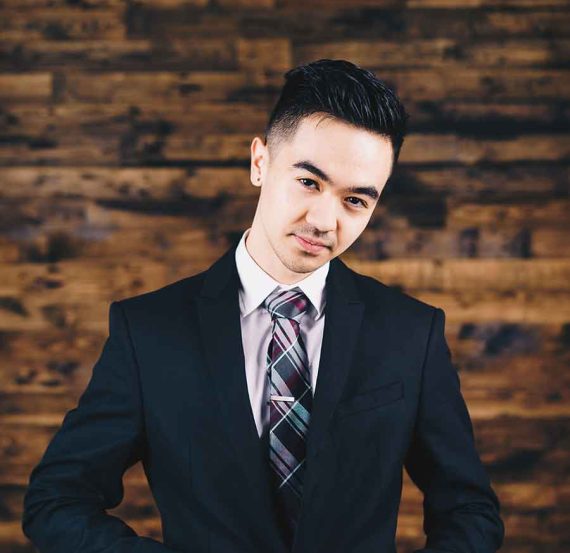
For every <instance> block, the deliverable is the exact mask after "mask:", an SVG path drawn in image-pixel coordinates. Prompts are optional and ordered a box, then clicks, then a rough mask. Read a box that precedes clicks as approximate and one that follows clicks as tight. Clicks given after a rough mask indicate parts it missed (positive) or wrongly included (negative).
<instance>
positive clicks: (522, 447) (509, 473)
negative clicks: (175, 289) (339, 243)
mask: <svg viewBox="0 0 570 553" xmlns="http://www.w3.org/2000/svg"><path fill="white" fill-rule="evenodd" d="M0 21H1V22H2V23H1V24H0V275H1V278H0V510H1V512H2V515H3V516H2V517H1V520H0V550H2V552H4V551H5V552H6V553H16V552H18V553H22V552H24V551H26V552H28V551H29V552H32V551H33V548H32V546H31V544H29V542H28V540H27V539H26V538H25V536H24V535H23V534H22V531H21V524H20V517H21V508H22V500H23V495H24V493H25V489H26V486H27V482H28V478H29V474H30V471H31V469H32V468H33V466H34V465H35V464H37V462H38V461H39V459H40V457H41V455H42V454H43V452H44V450H45V447H46V446H47V444H48V443H49V440H50V439H51V437H52V436H53V434H54V433H55V432H56V430H57V429H58V427H59V425H60V424H61V421H62V418H63V416H64V415H65V413H66V412H67V411H68V410H70V409H72V408H73V407H74V406H75V405H76V402H77V400H78V398H79V396H80V394H81V393H82V391H83V390H84V388H85V386H86V385H87V382H88V381H89V378H90V376H91V371H92V368H93V365H94V363H95V362H96V360H97V358H98V356H99V355H100V352H101V348H102V346H103V343H104V340H105V337H106V334H107V331H108V328H107V325H108V308H109V303H110V302H111V301H113V300H115V299H120V298H123V297H127V296H131V295H135V294H138V293H143V292H145V291H149V290H152V289H156V288H158V287H161V286H163V285H165V284H168V283H170V282H173V281H175V280H178V279H181V278H184V277H186V276H189V275H192V274H195V273H197V272H199V271H202V270H204V269H206V268H207V267H208V266H209V265H210V264H211V263H212V262H213V261H214V260H215V259H217V258H218V257H219V256H220V255H221V254H222V253H223V252H224V251H225V250H226V248H227V247H229V245H230V244H231V243H233V242H234V241H235V240H237V239H239V237H240V236H241V233H242V232H243V230H244V229H245V228H247V227H248V226H249V225H250V223H251V220H252V217H253V214H254V212H255V207H256V203H257V199H258V193H259V189H258V188H256V187H253V186H252V185H251V183H250V180H249V161H250V159H249V156H250V151H249V146H250V143H251V140H252V138H253V137H254V136H256V135H258V136H261V135H262V133H263V130H264V126H265V123H266V121H267V117H268V115H269V110H270V109H271V108H272V107H273V104H274V102H275V100H276V99H277V96H278V94H279V91H280V88H281V85H282V83H283V74H284V73H285V71H287V70H288V69H289V68H291V67H294V66H296V65H299V64H301V63H305V62H308V61H311V60H313V59H319V58H325V57H330V58H345V59H350V60H351V61H353V62H355V63H357V64H360V65H362V66H363V67H365V68H367V69H370V70H372V71H374V72H375V73H376V75H377V76H378V77H379V78H381V79H382V80H384V81H385V82H386V83H388V84H389V85H390V86H392V87H394V88H395V89H396V91H397V92H398V94H399V95H400V97H401V98H402V100H403V101H404V103H405V105H406V108H407V110H408V111H409V112H410V115H411V117H410V131H409V135H408V137H407V138H406V141H405V144H404V147H403V150H402V153H401V157H400V163H399V165H398V166H397V167H396V170H395V172H394V174H393V175H392V177H391V178H390V180H389V182H388V184H387V186H386V188H385V189H384V191H383V193H382V198H381V200H380V202H379V204H378V206H377V208H376V210H375V212H374V214H373V216H372V218H371V220H370V223H369V225H368V227H367V229H366V230H365V231H364V232H363V234H362V235H361V236H360V237H359V238H358V240H357V241H356V242H355V243H354V244H353V245H352V246H351V247H350V248H349V250H348V251H346V252H345V253H344V254H343V255H342V259H343V260H344V261H345V262H346V263H347V264H348V265H349V266H351V267H352V268H353V269H354V270H356V271H358V272H361V273H363V274H366V275H369V276H371V277H372V278H376V279H378V280H380V281H382V282H384V283H385V284H386V285H388V286H392V287H395V288H397V289H399V290H401V291H402V292H404V293H407V294H410V295H412V296H413V297H416V298H417V299H420V300H423V301H426V302H428V303H431V304H433V305H437V306H439V307H442V308H443V309H444V310H445V312H446V337H447V340H448V344H449V347H450V350H451V352H452V362H453V365H454V367H455V368H456V370H457V371H458V373H459V375H460V379H461V389H462V392H463V394H464V397H465V400H466V403H467V405H468V408H469V412H470V414H471V417H472V420H473V426H474V435H475V439H476V442H477V447H478V450H479V452H480V454H481V457H482V460H483V462H484V464H485V467H486V469H487V470H488V473H489V475H490V478H491V480H492V483H493V486H494V488H495V490H496V491H497V494H498V496H499V498H500V501H501V507H502V511H501V513H502V515H503V518H504V521H505V524H506V536H507V537H506V541H505V544H504V546H503V548H502V551H505V553H543V552H544V551H548V552H549V553H562V552H563V551H566V550H567V548H568V544H569V543H570V534H569V532H568V528H570V487H569V486H568V483H567V474H568V473H569V470H570V444H569V441H568V435H569V431H570V407H569V405H570V402H569V399H570V376H569V372H568V367H569V366H570V347H569V346H570V239H569V238H570V235H569V231H570V216H569V213H570V179H569V176H570V175H569V164H568V160H569V158H570V140H569V132H568V129H569V125H568V122H569V115H570V104H569V103H568V90H569V89H570V86H569V84H570V73H569V71H568V68H569V63H568V61H569V60H568V48H569V46H570V32H569V29H570V9H569V6H568V3H567V2H564V1H562V0H466V1H461V2H459V1H458V0H412V1H407V2H400V1H396V0H355V1H351V2H349V3H347V2H346V1H345V0H342V1H341V0H313V1H311V2H310V3H307V2H306V1H304V0H219V1H217V2H209V1H208V0H192V1H189V0H137V1H136V2H124V1H122V0H82V1H81V2H69V1H68V0H3V1H1V2H0ZM434 22H435V24H434ZM112 512H113V514H116V515H117V516H119V517H121V518H123V519H124V520H125V521H126V522H127V523H128V524H129V525H130V526H131V527H133V528H134V529H135V530H136V531H137V532H138V533H140V534H141V535H146V536H150V537H153V538H154V539H157V540H159V541H160V540H161V525H160V518H159V513H158V512H157V509H156V506H155V504H154V501H153V499H152V495H151V493H150V490H149V488H148V483H147V482H146V479H145V476H144V472H143V471H142V467H141V465H140V464H138V465H135V466H134V467H133V468H132V469H130V470H129V471H128V472H127V474H126V475H125V498H124V501H123V502H122V504H121V505H120V506H119V507H117V508H116V509H114V510H113V511H112ZM422 517H423V512H422V496H421V493H420V492H419V490H418V489H417V488H415V486H414V485H413V483H412V482H411V481H410V479H409V477H408V475H407V473H405V472H404V489H403V495H402V505H401V508H400V516H399V520H398V531H397V538H398V550H399V551H402V552H404V553H409V552H411V551H413V550H415V549H417V548H419V547H422V546H423V544H424V536H423V531H422Z"/></svg>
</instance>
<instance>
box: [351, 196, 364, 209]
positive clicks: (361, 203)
mask: <svg viewBox="0 0 570 553" xmlns="http://www.w3.org/2000/svg"><path fill="white" fill-rule="evenodd" d="M350 198H353V199H354V200H358V201H359V202H360V205H362V207H366V202H364V201H363V200H361V199H360V198H357V197H356V196H350ZM352 205H356V204H352Z"/></svg>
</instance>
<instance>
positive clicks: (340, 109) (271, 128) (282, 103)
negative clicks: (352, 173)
mask: <svg viewBox="0 0 570 553" xmlns="http://www.w3.org/2000/svg"><path fill="white" fill-rule="evenodd" d="M284 77H285V80H286V82H285V84H284V86H283V89H282V90H281V95H280V96H279V99H278V100H277V103H276V104H275V106H274V108H273V110H272V112H271V115H270V117H269V121H268V123H267V125H266V127H265V142H266V144H268V147H269V148H270V151H272V152H276V151H277V149H278V147H279V145H280V144H282V143H283V142H284V141H287V140H290V139H291V138H292V137H293V135H294V134H295V132H296V130H297V127H298V126H299V123H300V122H301V120H302V119H303V118H304V117H307V116H309V115H312V114H313V113H323V114H327V115H328V116H332V117H336V118H338V119H342V120H344V121H346V122H348V123H351V124H352V125H354V126H356V127H359V128H362V129H367V130H369V131H372V132H375V133H377V134H379V135H381V136H383V137H386V138H388V139H389V140H390V142H391V144H392V149H393V156H392V161H393V163H392V167H394V165H396V162H397V161H398V157H399V155H400V149H401V148H402V144H403V142H404V136H405V134H406V130H407V120H408V118H409V114H408V113H406V111H405V109H404V106H403V105H402V103H401V102H400V100H399V99H398V97H397V96H396V94H395V93H394V92H393V91H392V90H391V89H390V88H389V87H388V86H387V85H386V84H385V83H383V82H382V81H381V80H379V79H377V78H376V76H375V75H374V73H372V72H371V71H368V70H366V69H362V68H361V67H358V66H357V65H355V64H353V63H351V62H349V61H346V60H331V59H320V60H317V61H314V62H311V63H308V64H306V65H300V66H299V67H295V68H294V69H290V70H289V71H287V72H286V73H285V74H284Z"/></svg>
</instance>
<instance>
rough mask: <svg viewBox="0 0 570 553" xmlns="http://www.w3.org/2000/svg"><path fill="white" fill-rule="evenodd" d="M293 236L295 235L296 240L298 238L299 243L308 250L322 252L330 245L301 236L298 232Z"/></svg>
mask: <svg viewBox="0 0 570 553" xmlns="http://www.w3.org/2000/svg"><path fill="white" fill-rule="evenodd" d="M293 236H294V237H295V240H297V243H298V244H299V245H300V246H301V247H302V248H303V249H304V250H305V251H307V252H310V253H320V252H322V251H323V250H326V249H327V248H328V246H326V245H325V244H323V243H322V242H312V241H309V240H307V239H305V238H301V237H300V236H297V235H296V234H294V235H293Z"/></svg>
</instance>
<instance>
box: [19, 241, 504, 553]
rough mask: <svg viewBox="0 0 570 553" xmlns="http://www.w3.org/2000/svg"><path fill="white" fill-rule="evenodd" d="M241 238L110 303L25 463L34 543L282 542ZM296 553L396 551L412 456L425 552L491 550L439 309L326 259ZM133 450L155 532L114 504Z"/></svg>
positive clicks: (205, 547)
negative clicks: (244, 335) (86, 372)
mask: <svg viewBox="0 0 570 553" xmlns="http://www.w3.org/2000/svg"><path fill="white" fill-rule="evenodd" d="M235 247H236V246H235V245H234V246H232V247H231V248H230V249H229V250H228V251H227V252H226V253H225V254H224V255H223V256H222V257H221V258H220V259H219V260H218V261H216V263H214V264H213V265H212V266H211V267H210V268H209V269H208V270H207V271H204V272H202V273H199V274H197V275H194V276H191V277H188V278H184V279H182V280H179V281H177V282H174V283H172V284H170V285H168V286H165V287H163V288H161V289H159V290H155V291H152V292H149V293H145V294H141V295H138V296H134V297H130V298H127V299H123V300H121V301H114V302H112V303H111V306H110V312H109V336H108V338H107V340H106V342H105V344H104V347H103V350H102V353H101V355H100V358H99V359H98V361H97V362H96V364H95V366H94V368H93V374H92V377H91V380H90V382H89V384H88V386H87V388H86V389H85V391H84V392H83V395H82V396H81V397H80V399H79V402H78V404H77V406H76V407H75V408H74V409H71V410H70V411H69V412H67V413H66V415H65V417H64V419H63V423H62V425H61V427H60V428H59V430H58V431H57V433H56V434H55V435H54V437H53V439H52V440H51V442H50V443H49V445H48V447H47V449H46V451H45V453H44V455H43V457H42V459H41V461H40V462H39V464H38V465H37V466H36V467H35V468H34V469H33V471H32V473H31V475H30V482H29V487H28V489H27V492H26V495H25V498H24V513H23V519H22V528H23V531H24V533H25V535H26V536H27V537H28V538H30V540H31V541H32V542H33V544H35V546H36V547H37V548H38V549H39V550H40V552H41V553H67V552H70V553H71V552H74V553H77V552H80V551H81V552H85V553H87V552H90V553H91V552H93V553H94V552H101V553H103V552H104V553H111V552H113V553H115V552H116V553H127V552H128V553H134V552H140V553H151V552H152V553H166V552H169V551H170V552H172V551H179V552H186V553H285V552H286V551H287V548H286V546H285V544H284V542H283V540H282V539H281V537H280V533H279V527H278V525H277V523H276V521H275V517H274V516H273V511H272V502H271V488H270V485H269V472H268V471H269V468H268V462H267V455H268V453H267V449H266V447H267V444H266V442H264V440H263V439H260V438H259V436H258V434H257V429H256V426H255V422H254V418H253V415H252V411H251V406H250V401H249V396H248V390H247V383H246V377H245V368H244V356H243V348H242V343H241V329H240V313H239V300H238V284H239V280H238V274H237V270H236V266H235V257H234V254H235ZM326 293H327V306H326V319H325V329H324V336H323V343H322V351H321V360H320V365H319V367H320V370H319V374H318V381H317V385H316V388H315V396H314V402H313V410H312V414H311V424H310V427H309V432H308V436H307V457H306V473H305V481H304V494H303V504H302V511H301V515H300V519H299V526H298V529H297V532H296V535H295V542H294V547H293V551H294V552H295V553H393V552H395V551H396V547H395V532H396V521H397V515H398V507H399V503H400V496H401V487H402V467H403V466H405V467H406V469H407V471H408V473H409V474H410V476H411V478H412V479H413V481H414V482H415V484H416V485H417V486H418V487H419V488H420V489H421V490H422V492H423V494H424V503H423V507H424V525H423V526H424V530H425V532H426V535H427V542H426V544H425V548H424V549H421V551H422V553H436V552H437V553H444V552H457V553H460V552H461V553H463V552H465V553H467V552H469V553H475V552H477V553H490V552H494V551H496V550H497V549H498V548H499V547H500V545H501V543H502V541H503V536H504V526H503V522H502V520H501V518H500V515H499V501H498V499H497V496H496V495H495V493H494V491H493V490H492V488H491V486H490V480H489V478H488V476H487V473H486V471H485V469H484V467H483V465H482V463H481V461H480V458H479V456H478V454H477V452H476V449H475V447H474V439H473V430H472V424H471V421H470V418H469V414H468V411H467V409H466V405H465V403H464V400H463V398H462V395H461V392H460V381H459V378H458V375H457V372H456V370H455V369H454V367H453V366H452V364H451V360H450V351H449V349H448V346H447V343H446V340H445V337H444V322H445V314H444V312H443V311H442V310H441V309H440V308H436V307H432V306H430V305H428V304H426V303H423V302H421V301H419V300H417V299H415V298H412V297H410V296H408V295H406V294H404V293H402V292H399V291H397V290H395V289H393V288H390V287H388V286H386V285H384V284H382V283H381V282H379V281H377V280H375V279H372V278H370V277H367V276H364V275H360V274H358V273H356V272H354V271H352V270H351V269H349V268H348V267H347V266H346V265H345V264H344V263H343V262H342V261H341V260H340V259H338V258H335V259H333V260H332V261H331V266H330V269H329V273H328V275H327V281H326ZM139 460H141V461H142V463H143V466H144V470H145V473H146V476H147V478H148V481H149V485H150V488H151V490H152V493H153V496H154V499H155V501H156V504H157V507H158V510H159V511H160V516H161V521H162V531H163V541H164V544H161V543H159V542H157V541H155V540H152V539H149V538H144V537H139V536H137V534H136V533H135V532H134V531H133V529H132V528H130V527H129V526H128V525H127V524H126V523H125V522H123V521H122V520H121V519H119V518H118V517H115V516H111V515H110V514H108V513H106V511H105V510H106V509H110V508H114V507H116V506H117V505H119V503H120V502H121V500H122V498H123V493H124V490H123V484H122V477H123V474H124V472H125V470H126V469H127V468H128V467H130V466H132V465H133V464H134V463H136V462H137V461H139Z"/></svg>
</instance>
